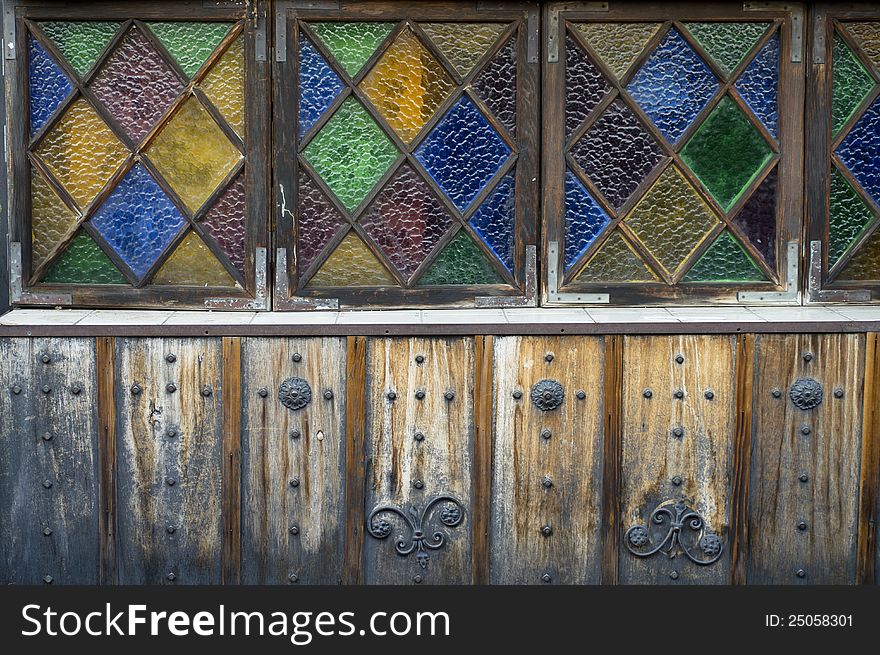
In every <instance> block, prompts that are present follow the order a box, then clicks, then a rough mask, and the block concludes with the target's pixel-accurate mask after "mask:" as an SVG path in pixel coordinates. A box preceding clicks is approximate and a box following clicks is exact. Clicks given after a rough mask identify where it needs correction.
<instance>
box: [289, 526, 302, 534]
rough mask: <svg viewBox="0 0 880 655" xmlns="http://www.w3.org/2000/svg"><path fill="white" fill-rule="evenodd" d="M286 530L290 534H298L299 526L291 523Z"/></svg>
mask: <svg viewBox="0 0 880 655" xmlns="http://www.w3.org/2000/svg"><path fill="white" fill-rule="evenodd" d="M287 531H288V532H289V533H290V534H292V535H297V534H299V526H298V525H291V526H290V527H289V528H287Z"/></svg>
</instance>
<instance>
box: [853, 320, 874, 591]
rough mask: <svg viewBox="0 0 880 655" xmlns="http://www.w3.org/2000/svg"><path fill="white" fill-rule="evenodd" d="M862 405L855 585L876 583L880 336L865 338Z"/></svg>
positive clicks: (869, 335) (872, 335) (871, 334)
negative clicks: (863, 398)
mask: <svg viewBox="0 0 880 655" xmlns="http://www.w3.org/2000/svg"><path fill="white" fill-rule="evenodd" d="M864 395H865V401H864V410H863V411H864V418H863V422H862V467H861V475H860V478H859V480H860V481H859V528H858V530H859V536H858V560H857V564H856V566H857V576H856V581H857V582H858V584H876V583H877V577H876V576H877V562H878V560H880V550H878V546H877V520H878V519H880V516H878V512H880V507H878V493H880V489H878V487H880V334H878V333H876V332H872V333H870V334H868V335H867V338H866V344H865V393H864Z"/></svg>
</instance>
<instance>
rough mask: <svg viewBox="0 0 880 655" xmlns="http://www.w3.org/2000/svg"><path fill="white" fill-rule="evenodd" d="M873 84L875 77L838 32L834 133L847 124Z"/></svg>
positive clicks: (833, 61) (833, 89)
mask: <svg viewBox="0 0 880 655" xmlns="http://www.w3.org/2000/svg"><path fill="white" fill-rule="evenodd" d="M872 88H874V79H873V78H872V77H871V75H870V74H869V73H868V71H866V70H865V67H864V66H863V65H862V62H860V61H859V60H858V58H857V57H856V56H855V55H854V54H853V53H852V51H851V50H850V49H849V46H847V45H846V42H845V41H844V40H843V39H842V38H840V36H839V35H838V34H837V33H836V32H835V34H834V46H833V48H832V59H831V126H832V130H833V132H834V134H837V133H838V132H839V131H840V128H842V127H843V126H844V124H846V122H847V121H848V120H849V117H850V116H852V114H853V112H854V111H855V110H856V109H857V108H858V106H859V105H860V104H862V100H864V99H865V96H866V95H868V93H869V92H870V91H871V89H872Z"/></svg>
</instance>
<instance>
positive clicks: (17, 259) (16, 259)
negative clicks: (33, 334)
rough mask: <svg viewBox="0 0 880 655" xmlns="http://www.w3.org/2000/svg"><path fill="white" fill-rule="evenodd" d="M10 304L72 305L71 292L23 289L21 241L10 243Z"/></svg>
mask: <svg viewBox="0 0 880 655" xmlns="http://www.w3.org/2000/svg"><path fill="white" fill-rule="evenodd" d="M9 304H11V305H52V306H57V305H72V304H73V299H72V298H71V297H70V294H69V293H32V292H29V291H24V290H23V282H22V271H21V242H19V241H13V242H12V243H10V244H9Z"/></svg>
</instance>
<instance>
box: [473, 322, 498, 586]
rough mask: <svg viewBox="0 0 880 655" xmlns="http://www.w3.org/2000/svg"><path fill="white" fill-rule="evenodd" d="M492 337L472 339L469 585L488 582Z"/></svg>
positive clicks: (490, 517)
mask: <svg viewBox="0 0 880 655" xmlns="http://www.w3.org/2000/svg"><path fill="white" fill-rule="evenodd" d="M494 339H495V338H494V337H493V336H491V335H487V336H480V335H478V336H476V337H474V362H475V364H476V370H475V371H474V445H473V456H472V457H473V459H472V467H471V499H472V500H471V530H472V543H473V556H472V563H471V582H472V583H473V584H478V585H486V584H489V582H490V548H489V528H490V525H491V520H492V510H491V505H492V462H493V453H492V448H493V434H492V432H493V430H492V426H493V423H494V421H493V416H494V414H493V406H494V398H495V393H494V379H493V375H494V364H495V362H494V359H495V358H494V354H495V353H494V344H495V341H494Z"/></svg>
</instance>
